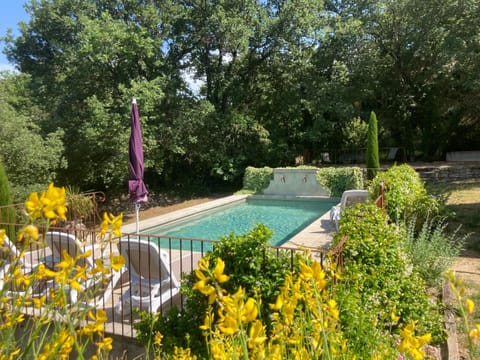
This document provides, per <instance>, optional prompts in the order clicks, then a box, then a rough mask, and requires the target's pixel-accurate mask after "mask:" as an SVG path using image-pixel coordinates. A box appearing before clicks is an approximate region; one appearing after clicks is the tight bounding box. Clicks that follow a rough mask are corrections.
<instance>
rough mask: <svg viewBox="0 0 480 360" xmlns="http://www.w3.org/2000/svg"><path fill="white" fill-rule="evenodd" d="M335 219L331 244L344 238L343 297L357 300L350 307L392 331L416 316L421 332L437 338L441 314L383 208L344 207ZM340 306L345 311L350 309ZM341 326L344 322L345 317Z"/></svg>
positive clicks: (402, 233) (398, 230) (441, 333)
mask: <svg viewBox="0 0 480 360" xmlns="http://www.w3.org/2000/svg"><path fill="white" fill-rule="evenodd" d="M340 222H341V225H340V229H339V232H338V233H337V234H336V236H335V239H334V243H337V242H338V241H339V240H340V239H342V238H344V237H347V241H346V244H345V248H344V251H343V255H344V261H345V266H344V272H343V274H342V278H343V279H344V280H343V282H342V283H343V284H342V287H343V291H342V294H343V297H359V299H360V304H359V305H358V304H357V305H356V306H357V307H359V308H361V309H362V311H363V312H365V313H369V314H375V319H374V320H375V322H376V324H377V325H376V327H377V328H378V329H380V330H381V331H398V329H399V328H400V327H403V326H404V325H406V324H408V323H409V322H411V321H418V324H417V326H418V329H419V331H420V332H421V333H427V332H429V333H431V334H432V338H433V339H434V341H437V342H438V341H442V340H443V338H444V330H443V318H442V313H441V311H440V309H439V307H438V305H437V304H436V303H434V302H432V301H431V299H430V297H429V295H428V294H427V291H426V290H427V285H426V284H425V282H424V281H423V279H422V278H421V276H420V275H419V274H418V273H417V272H416V271H415V270H416V269H415V267H413V266H412V263H411V261H410V259H409V256H408V252H407V250H406V248H405V246H404V243H403V239H404V238H405V236H406V234H405V231H404V230H402V228H400V227H398V226H396V225H394V224H391V223H389V221H388V217H387V215H386V214H385V212H384V211H383V210H381V209H379V208H378V207H377V206H376V205H374V204H357V205H355V206H352V207H349V208H347V209H345V210H344V212H343V213H342V218H341V220H340ZM343 302H346V300H345V299H343V300H342V299H339V303H343ZM341 308H342V307H341ZM342 311H344V312H346V313H348V312H350V311H351V309H348V308H347V309H345V308H342ZM392 312H393V313H395V314H396V315H397V316H400V320H399V321H398V322H396V323H392V318H391V314H392ZM343 318H344V319H348V318H349V317H348V316H347V317H343ZM342 323H343V320H342ZM344 326H345V327H349V326H350V324H348V323H347V322H345V323H344ZM351 331H360V330H356V329H351ZM359 341H361V339H359ZM357 345H358V344H357ZM359 346H360V345H359Z"/></svg>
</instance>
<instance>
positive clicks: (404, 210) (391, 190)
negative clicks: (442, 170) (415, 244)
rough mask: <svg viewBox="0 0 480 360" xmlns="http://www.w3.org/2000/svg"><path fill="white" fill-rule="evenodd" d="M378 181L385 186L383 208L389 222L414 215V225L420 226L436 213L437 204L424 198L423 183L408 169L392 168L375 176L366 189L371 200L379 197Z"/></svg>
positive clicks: (429, 198)
mask: <svg viewBox="0 0 480 360" xmlns="http://www.w3.org/2000/svg"><path fill="white" fill-rule="evenodd" d="M382 181H383V183H384V184H385V203H386V208H387V212H388V215H389V216H390V219H391V220H392V221H394V222H400V221H402V220H405V219H407V220H408V219H410V218H412V216H414V215H415V217H416V219H417V225H418V224H423V222H424V221H425V219H427V217H428V216H435V215H437V214H438V213H439V211H440V204H439V202H438V201H437V200H436V199H434V198H433V197H430V196H429V195H428V193H427V190H426V188H425V185H424V182H423V181H422V179H420V176H419V175H418V173H417V172H416V171H415V169H413V168H412V167H411V166H409V165H407V164H403V165H399V166H398V165H394V166H392V167H391V168H390V169H388V170H387V171H385V172H381V173H379V174H377V176H376V177H375V179H373V180H372V182H371V184H370V187H369V192H370V194H371V197H372V198H374V199H376V198H377V197H378V196H379V195H380V183H381V182H382Z"/></svg>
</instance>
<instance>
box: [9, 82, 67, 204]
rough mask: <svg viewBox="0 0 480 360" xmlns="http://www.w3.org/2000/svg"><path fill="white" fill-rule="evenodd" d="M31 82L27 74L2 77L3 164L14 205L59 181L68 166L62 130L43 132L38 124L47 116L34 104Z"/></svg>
mask: <svg viewBox="0 0 480 360" xmlns="http://www.w3.org/2000/svg"><path fill="white" fill-rule="evenodd" d="M30 81H31V80H30V77H29V76H27V75H24V74H7V73H4V74H2V75H1V76H0V162H3V164H4V166H5V170H6V172H7V173H8V176H9V180H10V182H11V184H12V187H11V195H12V197H13V199H14V201H15V202H20V201H23V200H25V198H26V196H27V195H28V193H30V191H31V190H38V189H41V188H43V187H45V184H48V183H49V182H52V181H55V180H57V176H58V172H59V170H60V169H62V168H64V167H65V166H66V162H65V158H64V153H63V151H64V146H63V142H62V135H63V131H62V130H61V129H57V130H55V131H52V132H44V131H42V129H41V127H40V124H39V123H40V121H41V119H42V118H43V117H44V116H45V113H44V112H43V111H42V110H41V109H40V108H38V107H36V106H35V105H34V103H33V102H32V95H31V93H30V92H29V91H28V87H29V83H30Z"/></svg>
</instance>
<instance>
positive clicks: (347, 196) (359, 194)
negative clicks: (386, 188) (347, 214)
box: [330, 190, 369, 231]
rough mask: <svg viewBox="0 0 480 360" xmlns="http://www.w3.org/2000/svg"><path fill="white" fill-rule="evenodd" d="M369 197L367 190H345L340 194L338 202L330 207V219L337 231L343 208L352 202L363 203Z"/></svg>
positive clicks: (352, 203)
mask: <svg viewBox="0 0 480 360" xmlns="http://www.w3.org/2000/svg"><path fill="white" fill-rule="evenodd" d="M368 198H369V195H368V191H367V190H346V191H344V192H343V194H342V198H341V200H340V204H338V205H336V206H333V207H332V208H331V209H330V220H331V221H334V222H335V228H336V229H337V231H338V224H339V222H340V217H341V216H342V212H343V210H344V209H345V208H346V207H348V206H352V205H354V204H358V203H363V202H365V201H367V200H368Z"/></svg>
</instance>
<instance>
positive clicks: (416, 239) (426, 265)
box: [405, 218, 467, 290]
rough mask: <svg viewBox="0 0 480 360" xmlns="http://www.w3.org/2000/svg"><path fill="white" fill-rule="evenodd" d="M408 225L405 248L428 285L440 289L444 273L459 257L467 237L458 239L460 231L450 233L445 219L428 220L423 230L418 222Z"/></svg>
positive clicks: (411, 222)
mask: <svg viewBox="0 0 480 360" xmlns="http://www.w3.org/2000/svg"><path fill="white" fill-rule="evenodd" d="M406 225H407V234H406V235H407V236H406V238H405V245H406V249H407V251H408V255H409V258H410V259H411V261H412V264H413V266H414V268H415V269H416V271H417V272H418V273H419V274H420V276H421V277H422V278H423V279H424V280H425V282H426V283H427V285H429V286H431V287H437V288H438V289H439V290H441V286H442V284H443V280H444V273H445V271H447V270H448V269H450V267H451V265H452V264H453V262H454V261H455V259H456V258H457V257H458V256H459V255H460V252H461V251H462V249H463V247H464V244H465V241H466V237H467V236H463V237H457V231H455V232H454V233H453V234H448V233H447V232H446V228H447V225H448V224H447V223H446V221H445V219H444V218H431V219H430V218H427V219H426V220H425V222H424V223H423V225H422V227H421V229H420V231H417V230H416V221H415V219H411V220H410V221H409V222H408V223H407V224H406ZM457 230H458V229H457Z"/></svg>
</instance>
